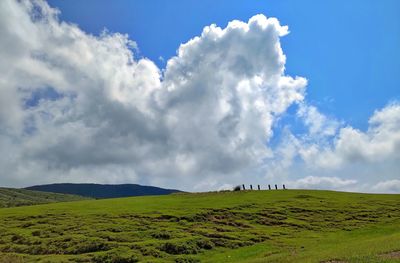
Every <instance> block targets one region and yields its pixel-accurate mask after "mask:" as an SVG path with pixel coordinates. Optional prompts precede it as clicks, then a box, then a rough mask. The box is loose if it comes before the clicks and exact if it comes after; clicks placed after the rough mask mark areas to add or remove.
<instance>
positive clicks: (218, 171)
mask: <svg viewBox="0 0 400 263" xmlns="http://www.w3.org/2000/svg"><path fill="white" fill-rule="evenodd" d="M0 7H1V8H0V10H1V11H0V35H1V38H0V55H1V56H2V58H3V59H2V61H0V72H2V73H1V74H2V75H3V76H2V78H1V79H2V80H1V81H0V146H1V147H0V154H1V155H0V166H1V167H2V169H1V170H2V172H0V176H1V177H0V180H1V181H0V183H1V184H2V185H4V186H13V187H21V186H29V185H33V184H42V183H52V182H97V183H141V184H151V185H157V186H161V187H170V188H179V189H183V190H188V191H207V190H218V189H224V188H231V187H233V186H234V185H237V184H242V183H244V184H250V183H252V184H262V185H266V184H268V183H270V184H275V183H278V184H282V183H285V184H286V185H287V186H288V187H292V188H317V189H334V190H345V191H362V192H387V193H391V192H394V193H398V192H400V173H399V172H398V171H400V166H399V160H400V103H399V100H400V88H399V86H398V83H397V80H396V77H395V76H398V75H399V74H400V51H399V49H398V47H399V46H400V15H399V12H400V11H399V10H400V3H399V2H398V1H395V0H393V1H390V0H385V1H357V0H353V1H307V0H306V1H222V0H221V1H181V0H177V1H168V2H167V1H123V0H119V1H113V4H112V5H111V4H110V3H109V1H92V0H88V1H74V0H71V1H61V0H49V1H48V2H45V1H20V2H17V1H14V0H5V1H2V2H1V3H0Z"/></svg>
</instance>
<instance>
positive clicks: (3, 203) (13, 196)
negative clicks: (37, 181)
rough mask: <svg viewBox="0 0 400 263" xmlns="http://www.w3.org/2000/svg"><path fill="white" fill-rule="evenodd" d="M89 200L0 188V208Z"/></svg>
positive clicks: (79, 197)
mask: <svg viewBox="0 0 400 263" xmlns="http://www.w3.org/2000/svg"><path fill="white" fill-rule="evenodd" d="M85 199H90V198H87V197H82V196H77V195H68V194H57V193H47V192H38V191H31V190H26V189H15V188H5V187H0V208H2V207H13V206H25V205H37V204H47V203H56V202H68V201H78V200H85Z"/></svg>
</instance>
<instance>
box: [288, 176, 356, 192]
mask: <svg viewBox="0 0 400 263" xmlns="http://www.w3.org/2000/svg"><path fill="white" fill-rule="evenodd" d="M289 183H290V187H291V188H304V189H333V190H338V189H340V190H343V189H348V188H349V187H353V186H354V185H355V184H356V183H357V181H356V180H351V179H349V180H347V179H341V178H338V177H323V176H307V177H304V178H301V179H298V180H296V181H292V182H289Z"/></svg>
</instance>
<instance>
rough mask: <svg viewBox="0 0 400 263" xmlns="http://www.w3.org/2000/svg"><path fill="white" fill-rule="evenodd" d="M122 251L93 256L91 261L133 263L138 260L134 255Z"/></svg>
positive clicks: (98, 262) (97, 262) (99, 262)
mask: <svg viewBox="0 0 400 263" xmlns="http://www.w3.org/2000/svg"><path fill="white" fill-rule="evenodd" d="M123 253H124V251H111V252H108V253H105V254H99V255H95V256H94V257H93V258H92V260H93V262H95V263H135V262H138V261H139V259H138V258H137V256H136V255H134V254H130V253H127V254H126V253H125V254H123Z"/></svg>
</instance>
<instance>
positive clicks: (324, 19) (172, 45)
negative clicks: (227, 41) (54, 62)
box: [49, 0, 400, 130]
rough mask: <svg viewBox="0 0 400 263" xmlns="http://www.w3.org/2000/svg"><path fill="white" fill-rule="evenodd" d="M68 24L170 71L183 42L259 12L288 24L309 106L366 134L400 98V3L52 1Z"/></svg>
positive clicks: (288, 41)
mask: <svg viewBox="0 0 400 263" xmlns="http://www.w3.org/2000/svg"><path fill="white" fill-rule="evenodd" d="M49 4H50V5H51V6H53V7H57V8H58V9H60V10H61V16H60V17H61V19H62V20H65V21H70V22H73V23H76V24H78V25H79V27H80V28H82V29H83V30H85V31H86V32H90V33H91V34H95V35H98V34H99V33H100V32H101V31H102V30H103V29H104V28H106V29H108V30H109V31H111V32H120V33H127V34H129V36H130V38H131V39H132V40H134V41H136V42H137V44H138V46H139V49H140V56H143V57H148V58H150V59H151V60H153V61H154V62H155V63H157V64H158V65H159V66H160V67H164V66H165V64H164V62H163V61H160V60H159V57H160V56H161V57H163V58H164V59H165V60H167V59H168V58H170V57H172V56H174V55H175V54H176V50H177V48H178V47H179V45H180V44H181V43H184V42H186V41H188V40H189V39H191V38H193V37H194V36H196V35H199V34H200V33H201V30H202V28H203V27H204V26H207V25H210V24H212V23H215V24H217V25H218V26H221V27H225V26H226V25H227V23H228V22H229V21H231V20H234V19H238V20H242V21H247V20H248V19H249V18H250V17H251V16H253V15H255V14H259V13H262V14H265V15H266V16H268V17H276V18H278V19H279V21H280V22H281V24H283V25H288V26H289V30H290V34H289V35H288V36H285V37H283V38H282V40H281V41H282V47H283V50H284V52H285V54H286V56H287V63H286V70H287V73H288V74H289V75H299V76H303V77H306V78H307V79H308V81H309V84H308V88H307V99H308V101H309V102H310V103H311V104H313V105H316V106H318V108H319V109H320V111H321V112H323V113H325V114H327V115H329V116H335V117H336V118H338V119H339V120H343V121H345V122H346V123H348V124H350V125H352V126H354V127H356V128H360V129H363V130H365V129H366V128H367V121H368V118H369V116H371V114H372V113H373V112H374V110H375V109H377V108H382V107H383V106H385V105H386V104H387V103H389V102H391V101H393V100H399V99H400V86H399V84H398V80H397V78H396V76H400V48H399V47H400V15H399V10H400V2H399V1H397V0H384V1H371V0H367V1H365V0H352V1H346V0H340V1H339V0H329V1H313V0H306V1H288V0H283V1H210V0H205V1H184V0H177V1H154V0H148V1H130V0H118V1H113V3H112V4H110V2H109V1H97V0H96V1H94V0H87V1H79V0H69V1H62V0H50V1H49Z"/></svg>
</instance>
